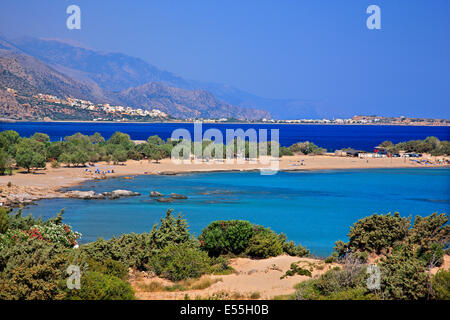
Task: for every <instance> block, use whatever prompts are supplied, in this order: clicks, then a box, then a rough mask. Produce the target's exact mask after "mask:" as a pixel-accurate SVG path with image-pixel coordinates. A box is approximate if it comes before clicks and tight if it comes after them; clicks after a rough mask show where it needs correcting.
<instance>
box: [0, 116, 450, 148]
mask: <svg viewBox="0 0 450 320" xmlns="http://www.w3.org/2000/svg"><path fill="white" fill-rule="evenodd" d="M178 128H185V129H188V130H189V131H190V132H191V134H192V132H193V124H192V123H184V124H183V123H142V124H135V123H71V122H68V123H67V122H65V123H60V122H17V123H5V122H3V123H2V122H0V131H2V130H16V131H17V132H19V133H20V135H22V136H31V135H33V134H34V133H35V132H44V133H47V134H48V135H49V136H50V138H51V139H52V140H53V141H55V140H60V139H63V138H64V137H65V136H67V135H72V134H74V133H76V132H81V133H83V134H89V135H90V134H93V133H95V132H100V133H101V134H102V135H103V136H104V137H105V138H109V137H110V136H111V135H112V134H113V133H114V132H115V131H121V132H125V133H128V134H129V135H130V136H131V138H132V139H134V140H146V139H147V138H148V137H149V136H151V135H155V134H156V135H158V136H160V137H161V138H163V139H167V138H169V137H170V136H171V134H172V132H173V130H175V129H178ZM209 128H217V129H219V130H221V131H222V132H225V130H226V129H237V128H242V129H243V130H247V129H249V128H254V129H256V130H258V129H279V130H280V143H281V145H283V146H290V145H291V144H293V143H296V142H299V141H312V142H314V143H315V144H317V145H318V146H320V147H322V148H326V149H328V150H329V151H334V150H336V149H340V148H346V147H352V148H355V149H360V150H366V151H370V150H372V149H373V147H375V146H377V145H378V144H380V143H381V142H383V141H384V140H391V141H392V142H394V143H398V142H401V141H408V140H413V139H425V138H426V137H428V136H436V137H438V138H439V139H441V140H450V127H423V126H422V127H421V126H416V127H412V126H362V125H351V126H342V125H292V124H203V132H204V131H205V130H207V129H209ZM269 131H270V130H269ZM269 133H270V132H269ZM224 136H225V135H224Z"/></svg>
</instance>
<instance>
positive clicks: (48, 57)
mask: <svg viewBox="0 0 450 320" xmlns="http://www.w3.org/2000/svg"><path fill="white" fill-rule="evenodd" d="M12 42H13V43H14V45H15V46H17V47H19V48H20V49H21V50H23V51H25V52H27V53H28V54H31V55H33V56H35V57H38V58H40V59H42V60H43V61H45V62H46V63H49V64H50V65H52V66H53V67H54V68H55V69H57V70H59V71H61V72H63V73H65V74H67V75H69V76H71V77H75V78H78V79H80V80H83V81H85V80H86V79H87V78H89V79H90V80H92V81H94V82H95V83H97V84H98V85H99V86H100V87H102V88H103V89H105V90H110V91H123V90H127V89H129V88H131V87H138V86H141V85H143V84H146V83H148V82H162V83H164V84H167V85H169V86H171V87H177V88H180V89H187V90H206V91H209V92H210V93H212V94H213V95H214V96H215V97H216V98H217V99H220V100H222V101H224V102H226V103H228V104H230V105H234V106H240V107H243V108H251V109H264V110H268V111H269V112H270V115H271V116H272V117H275V118H284V119H286V118H302V117H303V118H308V117H309V118H311V117H317V112H316V110H315V105H314V103H312V102H308V101H301V100H296V99H270V98H262V97H259V96H257V95H254V94H251V93H249V92H246V91H244V90H240V89H238V88H235V87H232V86H229V85H226V84H220V83H209V82H201V81H195V80H189V79H184V78H182V77H179V76H177V75H176V74H174V73H171V72H168V71H164V70H161V69H159V68H158V67H156V66H153V65H151V64H149V63H147V62H145V61H143V60H142V59H139V58H134V57H130V56H127V55H124V54H121V53H105V52H99V51H95V50H92V49H88V48H86V47H80V46H76V45H71V44H68V43H66V42H61V41H58V40H55V39H53V40H43V39H35V38H29V37H26V38H21V39H16V40H13V41H12ZM62 68H64V70H63V69H62ZM111 70H114V72H111ZM131 100H135V99H131ZM244 113H248V111H244ZM267 116H268V115H267V114H266V117H267Z"/></svg>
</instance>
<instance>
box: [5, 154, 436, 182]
mask: <svg viewBox="0 0 450 320" xmlns="http://www.w3.org/2000/svg"><path fill="white" fill-rule="evenodd" d="M302 163H303V165H302ZM96 166H97V167H99V169H100V170H101V171H107V170H110V171H111V170H114V173H111V172H110V173H106V174H105V175H106V177H107V178H111V177H123V176H133V175H142V174H178V173H189V172H213V171H252V170H259V169H265V168H266V169H267V168H270V165H268V164H261V163H250V162H249V161H245V162H244V163H242V164H237V163H233V164H228V163H224V162H219V161H214V160H213V161H208V162H205V161H204V162H201V163H195V162H192V163H188V164H184V163H183V164H175V163H173V162H172V161H171V160H170V159H163V160H161V161H160V162H159V163H155V162H154V161H148V160H141V161H135V160H128V161H127V162H126V163H124V164H119V165H113V164H107V163H104V162H99V163H97V164H96ZM424 167H444V166H443V165H421V164H417V163H415V162H413V161H411V160H409V159H407V158H371V159H368V160H366V159H361V158H355V157H337V156H322V155H320V156H301V155H299V156H285V157H283V158H281V159H280V161H279V170H282V171H289V170H336V169H373V168H424ZM86 169H89V170H90V172H88V171H86ZM94 170H95V167H91V168H86V167H64V166H62V167H60V168H52V167H51V166H50V164H47V168H46V169H45V170H36V171H34V172H31V173H26V172H25V171H23V172H18V173H15V174H13V175H12V176H7V175H6V176H0V185H2V186H5V185H6V184H7V183H8V182H11V183H12V184H13V185H15V186H23V187H34V188H36V189H39V188H45V189H48V190H53V191H56V190H58V189H60V188H65V187H72V186H75V185H77V184H79V183H82V182H84V181H86V180H90V179H96V178H98V179H99V178H101V175H100V174H95V173H93V171H94Z"/></svg>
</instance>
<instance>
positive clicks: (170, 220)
mask: <svg viewBox="0 0 450 320" xmlns="http://www.w3.org/2000/svg"><path fill="white" fill-rule="evenodd" d="M172 211H173V210H167V212H166V216H165V218H163V219H161V224H160V225H159V227H158V225H157V224H155V225H154V226H153V229H152V230H151V231H150V234H149V238H150V241H151V246H152V247H153V248H154V249H156V250H159V249H162V248H164V247H165V246H167V245H169V244H171V243H175V244H179V243H184V242H188V241H190V240H191V234H190V233H189V227H188V224H187V222H186V220H185V219H183V218H182V216H181V215H180V214H178V215H177V216H176V217H175V216H174V215H173V214H172Z"/></svg>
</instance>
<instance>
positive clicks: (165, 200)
mask: <svg viewBox="0 0 450 320" xmlns="http://www.w3.org/2000/svg"><path fill="white" fill-rule="evenodd" d="M156 201H158V202H173V199H172V198H158V199H156Z"/></svg>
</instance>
